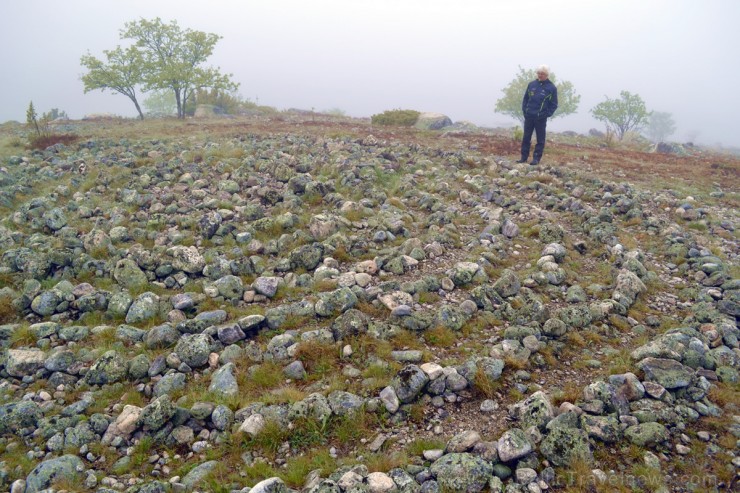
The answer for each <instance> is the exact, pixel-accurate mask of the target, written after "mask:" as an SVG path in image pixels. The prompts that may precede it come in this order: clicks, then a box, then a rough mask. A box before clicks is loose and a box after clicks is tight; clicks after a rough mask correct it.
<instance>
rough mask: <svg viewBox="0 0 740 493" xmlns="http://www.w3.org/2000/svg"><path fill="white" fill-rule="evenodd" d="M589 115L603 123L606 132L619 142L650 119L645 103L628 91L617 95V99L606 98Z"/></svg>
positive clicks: (638, 96) (637, 95)
mask: <svg viewBox="0 0 740 493" xmlns="http://www.w3.org/2000/svg"><path fill="white" fill-rule="evenodd" d="M591 114H592V115H593V117H594V118H596V119H597V120H599V121H601V122H604V123H605V124H606V128H607V130H608V131H611V132H614V133H616V134H617V137H618V138H619V140H622V139H624V135H625V134H626V133H627V132H629V131H630V130H633V129H634V130H637V129H639V128H640V127H641V126H642V125H644V124H645V123H646V122H647V121H648V118H649V117H650V112H649V111H648V110H647V109H646V108H645V102H644V101H643V100H642V98H641V97H640V95H639V94H631V93H630V92H629V91H622V92H620V93H619V99H611V98H610V97H608V96H607V97H606V101H602V102H601V103H599V104H597V105H596V106H594V107H593V108H592V109H591Z"/></svg>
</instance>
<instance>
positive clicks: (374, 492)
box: [367, 472, 396, 493]
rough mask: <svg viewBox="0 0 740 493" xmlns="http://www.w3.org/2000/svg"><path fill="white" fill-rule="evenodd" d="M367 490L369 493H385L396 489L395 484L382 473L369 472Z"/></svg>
mask: <svg viewBox="0 0 740 493" xmlns="http://www.w3.org/2000/svg"><path fill="white" fill-rule="evenodd" d="M367 489H368V491H369V492H370V493H386V492H388V491H394V490H395V489H396V483H394V482H393V479H391V477H390V476H388V475H387V474H385V473H383V472H371V473H370V474H368V475H367Z"/></svg>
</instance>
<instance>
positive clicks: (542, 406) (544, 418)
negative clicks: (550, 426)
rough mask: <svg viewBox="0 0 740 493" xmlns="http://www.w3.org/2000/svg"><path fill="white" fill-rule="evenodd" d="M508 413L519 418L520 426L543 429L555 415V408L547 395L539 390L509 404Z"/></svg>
mask: <svg viewBox="0 0 740 493" xmlns="http://www.w3.org/2000/svg"><path fill="white" fill-rule="evenodd" d="M509 414H510V415H511V416H512V417H513V418H515V419H517V420H519V422H520V426H521V427H522V428H524V429H527V428H529V427H530V426H535V427H537V428H539V429H540V430H541V431H543V430H544V429H545V425H546V424H547V422H548V421H550V420H551V419H552V418H554V417H555V409H554V408H553V407H552V404H551V403H550V399H549V398H548V397H547V395H546V394H545V393H544V392H542V391H541V390H540V391H537V392H535V393H534V394H532V395H530V396H529V397H527V398H526V399H525V400H523V401H521V402H517V403H516V404H514V405H513V406H511V408H510V410H509Z"/></svg>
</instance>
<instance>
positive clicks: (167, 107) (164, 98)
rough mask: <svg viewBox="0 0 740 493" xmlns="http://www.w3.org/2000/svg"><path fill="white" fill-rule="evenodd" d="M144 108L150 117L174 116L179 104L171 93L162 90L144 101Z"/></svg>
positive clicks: (154, 92)
mask: <svg viewBox="0 0 740 493" xmlns="http://www.w3.org/2000/svg"><path fill="white" fill-rule="evenodd" d="M144 108H145V109H146V113H147V115H148V116H172V115H174V114H175V112H176V111H177V103H176V102H175V96H174V95H173V94H172V92H171V91H169V90H166V89H160V90H158V91H152V92H151V93H150V94H149V95H148V96H147V97H146V99H144Z"/></svg>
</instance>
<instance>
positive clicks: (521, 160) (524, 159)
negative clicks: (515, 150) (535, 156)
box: [514, 158, 527, 164]
mask: <svg viewBox="0 0 740 493" xmlns="http://www.w3.org/2000/svg"><path fill="white" fill-rule="evenodd" d="M514 162H515V163H519V164H521V163H526V162H527V158H521V159H520V160H518V161H514Z"/></svg>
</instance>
